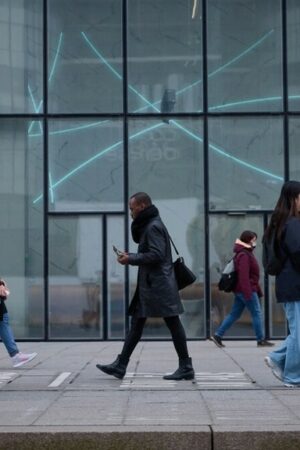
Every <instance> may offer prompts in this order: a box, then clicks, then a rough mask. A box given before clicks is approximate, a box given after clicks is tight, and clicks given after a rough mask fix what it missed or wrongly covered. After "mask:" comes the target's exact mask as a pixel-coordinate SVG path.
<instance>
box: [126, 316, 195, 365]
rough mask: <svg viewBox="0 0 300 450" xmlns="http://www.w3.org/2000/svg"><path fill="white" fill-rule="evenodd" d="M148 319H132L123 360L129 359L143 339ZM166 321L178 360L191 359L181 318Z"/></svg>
mask: <svg viewBox="0 0 300 450" xmlns="http://www.w3.org/2000/svg"><path fill="white" fill-rule="evenodd" d="M146 320H147V318H146V317H136V316H135V315H134V316H133V317H132V319H131V327H130V330H129V333H128V334H127V336H126V339H125V342H124V346H123V349H122V352H121V357H122V358H123V359H129V358H130V356H131V354H132V352H133V350H134V349H135V347H136V345H137V344H138V342H139V340H140V339H141V337H142V334H143V329H144V326H145V323H146ZM164 321H165V323H166V325H167V327H168V328H169V330H170V333H171V336H172V340H173V344H174V347H175V350H176V352H177V355H178V358H180V359H185V358H188V357H189V353H188V349H187V343H186V335H185V331H184V328H183V326H182V323H181V321H180V319H179V316H172V317H164Z"/></svg>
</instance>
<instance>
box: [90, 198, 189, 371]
mask: <svg viewBox="0 0 300 450" xmlns="http://www.w3.org/2000/svg"><path fill="white" fill-rule="evenodd" d="M129 209H130V212H131V217H132V219H133V222H132V225H131V233H132V238H133V240H134V242H136V243H138V244H139V245H138V250H137V253H125V252H124V253H121V254H119V256H118V262H119V263H120V264H123V265H126V264H129V265H132V266H138V280H137V288H136V291H135V294H134V296H133V299H132V301H131V304H130V307H129V311H128V312H129V315H131V316H132V320H131V328H130V331H129V333H128V334H127V336H126V339H125V342H124V345H123V349H122V351H121V353H120V354H119V355H118V356H117V359H116V360H115V361H114V362H113V363H111V364H108V365H103V364H97V365H96V367H97V368H98V369H100V370H102V372H105V373H107V374H109V375H113V376H115V377H116V378H120V379H122V378H123V377H124V376H125V373H126V368H127V365H128V363H129V358H130V356H131V354H132V352H133V350H134V349H135V347H136V345H137V344H138V342H139V340H140V339H141V337H142V333H143V329H144V325H145V323H146V320H147V318H148V317H163V318H164V321H165V323H166V325H167V327H168V328H169V330H170V333H171V336H172V340H173V344H174V347H175V350H176V352H177V355H178V358H179V367H178V369H177V370H176V371H175V372H174V373H172V374H170V375H165V376H164V377H163V378H164V379H165V380H183V379H185V380H190V379H193V378H194V369H193V365H192V359H191V357H190V356H189V353H188V348H187V342H186V334H185V330H184V328H183V325H182V323H181V321H180V318H179V315H180V314H182V313H183V311H184V310H183V306H182V303H181V300H180V296H179V293H178V287H177V282H176V279H175V274H174V269H173V264H172V252H171V246H170V239H169V233H168V231H167V228H166V227H165V225H164V223H163V222H162V220H161V218H160V216H159V211H158V209H157V208H156V206H155V205H153V204H152V200H151V198H150V196H149V195H148V194H146V193H145V192H138V193H136V194H134V195H132V196H131V197H130V199H129Z"/></svg>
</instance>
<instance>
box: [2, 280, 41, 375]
mask: <svg viewBox="0 0 300 450" xmlns="http://www.w3.org/2000/svg"><path fill="white" fill-rule="evenodd" d="M9 294H10V292H9V289H8V287H7V285H6V283H5V281H4V280H0V337H1V339H2V342H3V344H4V345H5V347H6V350H7V352H8V354H9V356H10V357H11V361H12V365H13V367H20V366H23V364H26V363H28V362H29V361H31V360H32V359H33V358H35V357H36V356H37V353H21V352H20V351H19V349H18V346H17V344H16V341H15V338H14V335H13V332H12V329H11V327H10V324H9V316H8V312H7V308H6V304H5V302H6V299H7V297H8V296H9Z"/></svg>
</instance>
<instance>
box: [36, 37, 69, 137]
mask: <svg viewBox="0 0 300 450" xmlns="http://www.w3.org/2000/svg"><path fill="white" fill-rule="evenodd" d="M62 39H63V33H62V32H61V33H60V35H59V39H58V45H57V48H56V52H55V57H54V60H53V64H52V69H51V71H50V75H49V78H48V82H49V83H50V81H51V79H52V77H53V75H54V71H55V68H56V65H57V60H58V55H59V52H60V48H61V45H62ZM28 88H29V86H28ZM42 104H43V100H41V101H40V103H39V106H38V107H37V108H35V112H36V113H39V112H40V109H41V107H42ZM33 125H34V122H31V124H30V126H29V128H28V134H29V133H30V131H31V130H32V127H33Z"/></svg>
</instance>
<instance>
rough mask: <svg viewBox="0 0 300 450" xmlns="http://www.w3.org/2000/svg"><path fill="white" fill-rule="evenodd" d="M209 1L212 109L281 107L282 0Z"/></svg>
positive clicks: (208, 44)
mask: <svg viewBox="0 0 300 450" xmlns="http://www.w3.org/2000/svg"><path fill="white" fill-rule="evenodd" d="M207 5H208V8H207V15H208V24H207V29H208V36H207V47H208V48H207V52H208V55H207V63H208V99H209V110H210V111H211V112H214V111H216V112H223V111H224V112H228V111H234V112H236V111H281V110H282V105H283V102H282V66H281V64H282V44H281V33H282V30H281V28H282V27H281V1H280V0H264V1H261V0H243V1H240V0H212V1H208V2H207Z"/></svg>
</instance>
